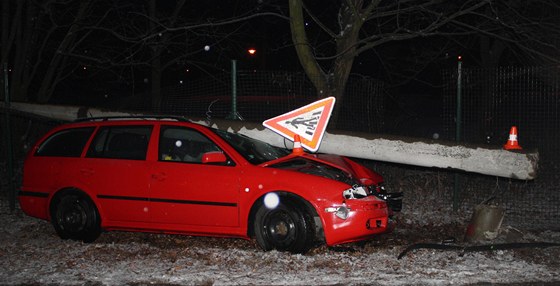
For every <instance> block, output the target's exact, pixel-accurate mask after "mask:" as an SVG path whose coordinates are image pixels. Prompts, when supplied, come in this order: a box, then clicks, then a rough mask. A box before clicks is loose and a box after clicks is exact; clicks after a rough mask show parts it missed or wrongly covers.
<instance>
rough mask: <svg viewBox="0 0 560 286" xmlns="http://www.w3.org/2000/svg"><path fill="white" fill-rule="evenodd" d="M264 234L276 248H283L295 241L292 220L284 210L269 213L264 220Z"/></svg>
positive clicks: (295, 230)
mask: <svg viewBox="0 0 560 286" xmlns="http://www.w3.org/2000/svg"><path fill="white" fill-rule="evenodd" d="M264 234H265V236H266V238H267V240H268V241H269V242H271V243H272V244H273V245H274V246H276V248H285V247H288V246H289V245H291V244H292V243H293V242H295V241H296V237H297V235H296V234H297V228H296V224H295V221H294V219H293V218H292V217H291V215H290V214H289V213H288V212H286V211H284V210H275V211H272V212H271V213H269V214H268V215H267V216H266V218H265V220H264Z"/></svg>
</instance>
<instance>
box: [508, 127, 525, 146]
mask: <svg viewBox="0 0 560 286" xmlns="http://www.w3.org/2000/svg"><path fill="white" fill-rule="evenodd" d="M504 149H506V150H521V149H523V148H521V146H519V143H517V127H516V126H512V127H511V129H510V131H509V139H508V141H507V143H506V144H505V145H504Z"/></svg>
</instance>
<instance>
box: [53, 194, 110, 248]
mask: <svg viewBox="0 0 560 286" xmlns="http://www.w3.org/2000/svg"><path fill="white" fill-rule="evenodd" d="M53 204H54V205H53V208H52V209H51V220H52V224H53V226H54V229H55V230H56V232H57V234H58V235H59V236H60V237H61V238H62V239H73V240H81V241H83V242H93V241H94V240H95V239H97V238H98V237H99V235H100V234H101V225H100V222H101V219H100V217H99V212H98V211H97V208H96V207H95V205H94V204H93V202H92V201H91V200H90V199H89V198H87V197H86V196H85V195H82V194H78V193H71V194H65V195H62V196H61V197H60V198H58V199H56V200H55V201H54V202H53Z"/></svg>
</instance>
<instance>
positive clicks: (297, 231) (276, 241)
mask: <svg viewBox="0 0 560 286" xmlns="http://www.w3.org/2000/svg"><path fill="white" fill-rule="evenodd" d="M314 229H315V228H314V226H313V218H312V217H311V216H310V215H309V214H308V213H307V212H306V211H305V210H304V209H303V208H301V207H299V206H297V205H296V204H294V203H291V202H289V201H287V202H280V203H279V204H278V206H277V207H275V208H273V209H269V208H267V207H266V206H265V205H261V206H260V207H259V209H258V210H257V212H256V215H255V220H254V230H255V237H256V239H257V243H258V244H259V246H260V247H261V248H262V249H263V250H265V251H269V250H272V249H276V250H278V251H290V252H293V253H305V252H307V250H309V248H311V246H312V244H313V241H314V237H315V232H314Z"/></svg>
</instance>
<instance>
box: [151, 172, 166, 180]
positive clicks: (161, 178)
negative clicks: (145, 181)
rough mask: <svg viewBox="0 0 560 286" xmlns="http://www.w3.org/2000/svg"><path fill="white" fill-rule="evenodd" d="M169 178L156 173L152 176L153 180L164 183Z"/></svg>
mask: <svg viewBox="0 0 560 286" xmlns="http://www.w3.org/2000/svg"><path fill="white" fill-rule="evenodd" d="M166 178H167V175H166V174H165V173H155V174H152V179H154V180H158V181H163V180H165V179H166Z"/></svg>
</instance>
